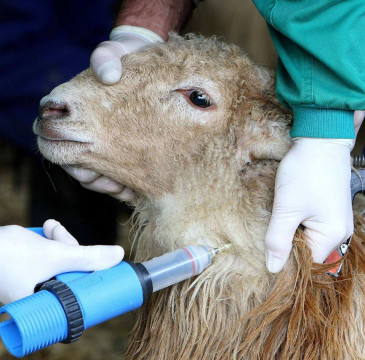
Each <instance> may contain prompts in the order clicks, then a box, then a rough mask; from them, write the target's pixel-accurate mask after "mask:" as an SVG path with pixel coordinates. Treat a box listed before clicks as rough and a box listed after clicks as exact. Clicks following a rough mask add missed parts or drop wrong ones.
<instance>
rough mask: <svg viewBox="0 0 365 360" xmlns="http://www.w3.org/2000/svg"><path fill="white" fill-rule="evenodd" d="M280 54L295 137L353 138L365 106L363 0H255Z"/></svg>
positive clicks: (279, 89) (280, 93)
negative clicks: (358, 114)
mask: <svg viewBox="0 0 365 360" xmlns="http://www.w3.org/2000/svg"><path fill="white" fill-rule="evenodd" d="M253 1H254V3H255V5H256V7H257V8H258V10H259V11H260V13H261V14H262V15H263V16H264V18H265V19H266V22H267V24H268V27H269V31H270V34H271V37H272V40H273V42H274V45H275V47H276V50H277V52H278V55H279V59H278V65H277V85H276V93H277V97H278V99H279V100H280V102H281V103H282V104H284V106H286V107H287V108H289V109H291V110H292V111H293V113H294V124H293V127H292V129H291V135H292V136H293V137H321V138H348V139H349V138H354V137H355V131H354V121H353V112H354V110H364V109H365V0H253Z"/></svg>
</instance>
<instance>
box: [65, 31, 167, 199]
mask: <svg viewBox="0 0 365 360" xmlns="http://www.w3.org/2000/svg"><path fill="white" fill-rule="evenodd" d="M156 42H163V40H162V38H161V37H160V36H159V35H157V34H155V33H154V32H152V31H151V30H148V29H145V28H141V27H137V26H129V25H122V26H118V27H116V28H115V29H113V30H112V32H111V33H110V41H104V42H102V43H101V44H99V45H98V46H97V48H96V49H95V50H94V52H93V53H92V54H91V58H90V64H91V67H92V69H93V70H94V72H95V75H96V77H97V78H98V79H99V80H100V81H101V82H102V83H103V84H105V85H111V84H115V83H116V82H118V81H119V79H120V77H121V76H122V64H121V61H120V59H121V58H122V57H123V56H124V55H127V54H130V53H133V52H136V51H139V50H141V49H143V48H144V47H145V46H147V45H151V44H153V43H156ZM63 169H64V170H65V171H66V172H67V173H68V174H69V175H71V176H72V177H74V178H75V179H76V180H78V181H80V183H81V185H82V186H83V187H84V188H86V189H89V190H93V191H97V192H100V193H105V194H108V195H111V196H113V197H114V198H116V199H118V200H122V201H130V200H131V199H132V198H133V196H134V193H133V191H132V190H131V189H130V188H128V187H126V186H123V185H121V184H119V183H117V182H115V181H114V180H112V179H110V178H108V177H106V176H102V175H101V174H98V173H95V172H94V171H91V170H88V169H83V168H78V167H73V166H63Z"/></svg>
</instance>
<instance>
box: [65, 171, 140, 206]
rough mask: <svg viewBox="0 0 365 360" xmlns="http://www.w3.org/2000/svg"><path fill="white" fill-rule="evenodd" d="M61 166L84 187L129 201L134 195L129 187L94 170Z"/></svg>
mask: <svg viewBox="0 0 365 360" xmlns="http://www.w3.org/2000/svg"><path fill="white" fill-rule="evenodd" d="M62 168H63V170H65V171H66V172H67V173H68V174H69V175H71V176H72V177H73V178H75V179H76V180H78V181H80V184H81V185H82V186H83V187H84V188H85V189H89V190H93V191H96V192H99V193H102V194H108V195H110V196H112V197H114V198H116V199H118V200H121V201H131V200H132V199H133V197H134V192H133V190H132V189H130V188H129V187H127V186H124V185H122V184H119V183H117V182H116V181H114V180H112V179H110V178H108V177H106V176H103V175H101V174H99V173H96V172H95V171H92V170H88V169H84V168H80V167H76V166H69V165H63V166H62Z"/></svg>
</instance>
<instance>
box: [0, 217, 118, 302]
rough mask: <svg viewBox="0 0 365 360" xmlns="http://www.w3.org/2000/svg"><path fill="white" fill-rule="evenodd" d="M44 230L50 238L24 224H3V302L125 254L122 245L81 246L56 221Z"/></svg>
mask: <svg viewBox="0 0 365 360" xmlns="http://www.w3.org/2000/svg"><path fill="white" fill-rule="evenodd" d="M43 231H44V233H45V235H46V236H47V238H48V239H49V240H48V239H45V238H44V237H42V236H40V235H38V234H36V233H34V232H33V231H30V230H28V229H25V228H23V227H21V226H17V225H10V226H2V227H0V302H2V303H4V304H6V303H9V302H12V301H15V300H18V299H21V298H23V297H25V296H28V295H31V294H33V292H34V287H35V286H36V285H37V284H38V283H40V282H43V281H46V280H48V279H50V278H52V277H53V276H55V275H57V274H61V273H64V272H70V271H93V270H101V269H106V268H109V267H111V266H114V265H117V264H118V263H119V262H120V261H121V260H122V258H123V256H124V250H123V249H122V248H121V247H120V246H105V245H96V246H80V245H79V244H78V242H77V240H76V239H75V238H74V237H73V236H72V235H71V234H70V233H69V232H68V231H67V230H66V229H65V228H64V227H63V226H62V225H61V224H60V223H59V222H58V221H55V220H47V221H46V222H45V223H44V225H43Z"/></svg>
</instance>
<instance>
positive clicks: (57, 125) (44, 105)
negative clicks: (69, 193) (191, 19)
mask: <svg viewBox="0 0 365 360" xmlns="http://www.w3.org/2000/svg"><path fill="white" fill-rule="evenodd" d="M122 68H123V75H122V78H121V80H120V81H119V82H118V83H117V84H115V85H113V86H106V85H102V84H101V83H100V82H99V81H98V80H97V79H96V77H95V76H94V74H93V72H92V71H91V70H90V69H87V70H85V71H84V72H82V73H81V74H79V75H78V76H76V77H75V78H74V79H72V80H71V81H69V82H67V83H65V84H62V85H60V86H58V87H57V88H55V89H54V90H53V91H52V92H51V93H50V94H49V95H48V96H46V97H45V98H43V99H42V101H41V110H40V115H39V117H38V119H37V120H36V121H35V123H34V131H35V133H36V134H37V135H38V145H39V148H40V150H41V152H42V154H43V155H44V156H45V157H46V158H48V159H49V160H51V161H52V162H55V163H57V164H69V165H78V166H82V167H86V168H89V169H93V170H95V171H97V172H100V173H102V174H104V175H107V176H109V177H111V178H112V179H114V180H116V181H118V182H120V183H122V184H125V185H126V186H128V187H131V188H132V189H134V190H135V191H136V192H138V193H140V194H142V195H147V196H151V197H159V196H161V195H162V194H164V193H167V192H169V191H171V190H172V188H173V186H174V181H175V177H176V174H177V173H179V171H180V169H181V168H183V167H184V166H186V163H187V162H188V163H189V164H194V163H198V162H199V161H202V159H203V158H204V157H205V156H206V154H207V152H209V151H208V150H207V149H208V147H209V144H212V143H214V144H215V146H214V151H215V152H218V153H221V154H224V155H222V159H223V158H224V159H226V160H227V159H228V158H229V159H230V161H229V163H230V166H233V167H235V168H236V169H237V172H239V171H240V169H241V168H242V166H243V165H244V164H246V163H248V162H250V161H252V160H257V159H277V160H279V159H281V158H282V157H283V155H284V154H285V152H286V151H287V150H288V148H289V146H290V140H289V136H288V122H289V120H288V116H287V115H286V114H285V112H284V111H283V110H282V109H281V108H280V107H279V106H278V104H277V103H276V102H275V100H274V96H273V86H274V84H273V80H272V76H271V74H270V73H269V72H268V71H267V70H264V69H261V68H260V67H257V66H255V65H253V64H252V63H251V61H250V60H248V58H247V57H246V56H245V55H244V54H242V52H241V51H240V50H239V49H238V48H237V47H235V46H229V45H226V44H223V43H221V42H218V41H217V40H215V39H204V38H201V37H195V36H190V37H188V38H185V39H184V38H181V37H179V36H176V35H174V36H172V37H171V38H170V40H169V41H168V42H167V43H164V44H161V45H158V46H155V47H152V48H149V49H146V50H145V51H143V52H141V53H135V54H131V55H128V56H125V57H124V58H123V59H122ZM218 166H221V165H219V164H217V163H215V164H211V170H212V171H214V167H218Z"/></svg>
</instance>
